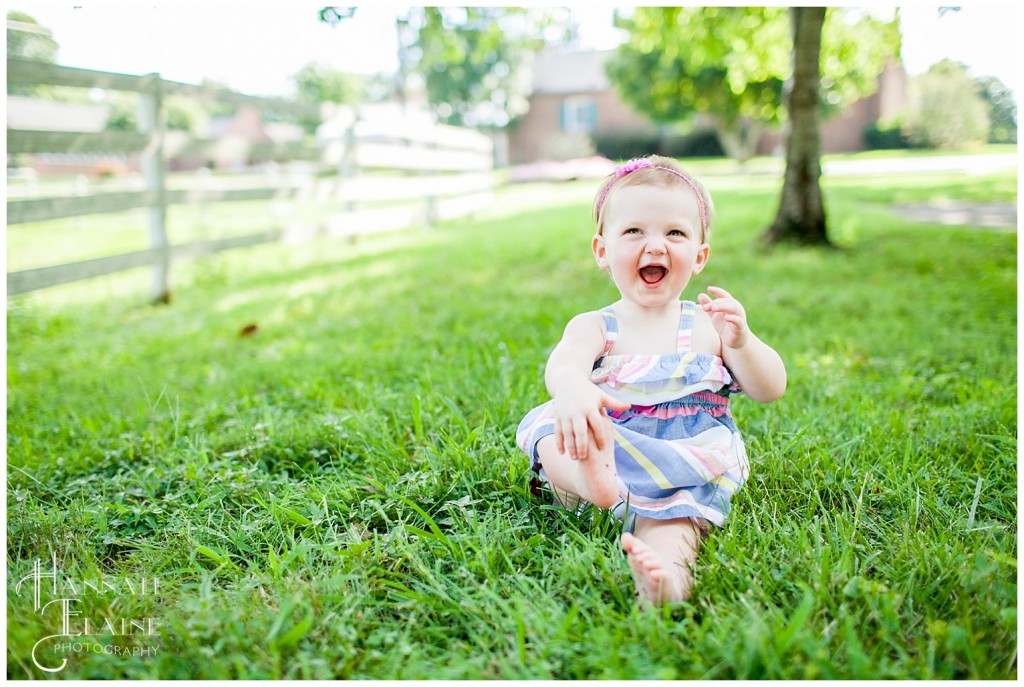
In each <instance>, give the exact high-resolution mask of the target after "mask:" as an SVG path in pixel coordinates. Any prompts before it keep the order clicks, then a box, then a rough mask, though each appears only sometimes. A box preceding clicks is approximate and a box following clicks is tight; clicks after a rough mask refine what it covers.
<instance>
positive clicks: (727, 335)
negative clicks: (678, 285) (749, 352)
mask: <svg viewBox="0 0 1024 687" xmlns="http://www.w3.org/2000/svg"><path fill="white" fill-rule="evenodd" d="M708 293H710V294H712V295H713V296H715V297H716V298H715V300H711V298H710V297H709V296H708V295H707V294H705V293H699V294H697V300H698V301H700V305H701V307H702V308H704V312H706V313H707V314H708V315H710V316H711V324H712V325H714V327H715V331H717V332H718V336H719V337H721V339H722V345H723V346H725V347H726V348H743V346H744V345H746V343H747V339H748V338H749V336H750V327H748V326H747V313H746V312H745V311H744V310H743V306H742V305H740V302H739V301H738V300H736V299H735V298H733V297H732V296H730V295H729V292H728V291H726V290H725V289H720V288H718V287H717V286H709V287H708Z"/></svg>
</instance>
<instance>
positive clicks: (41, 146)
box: [7, 58, 496, 301]
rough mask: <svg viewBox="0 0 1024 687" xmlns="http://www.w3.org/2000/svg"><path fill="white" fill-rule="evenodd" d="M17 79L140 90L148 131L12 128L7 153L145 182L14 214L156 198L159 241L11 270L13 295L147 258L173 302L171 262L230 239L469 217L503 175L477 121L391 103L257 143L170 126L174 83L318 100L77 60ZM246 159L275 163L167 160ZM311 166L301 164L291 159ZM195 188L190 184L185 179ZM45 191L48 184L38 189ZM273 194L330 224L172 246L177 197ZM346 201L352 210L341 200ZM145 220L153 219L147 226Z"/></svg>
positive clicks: (272, 106)
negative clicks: (252, 165) (173, 167)
mask: <svg viewBox="0 0 1024 687" xmlns="http://www.w3.org/2000/svg"><path fill="white" fill-rule="evenodd" d="M7 67H8V84H12V85H36V84H47V85H56V86H70V87H76V88H88V89H93V88H99V89H106V90H120V91H128V92H133V93H136V94H138V98H139V107H138V113H139V117H138V130H137V131H135V132H130V131H93V132H74V131H72V132H68V131H37V130H31V129H25V128H15V129H8V131H7V150H8V154H9V155H25V156H34V155H40V154H48V153H60V154H65V155H70V154H82V155H104V154H106V155H113V156H116V157H117V158H118V159H126V158H131V159H137V160H138V161H139V166H140V168H141V170H142V176H143V179H144V183H142V184H135V185H133V187H132V188H127V189H125V188H119V189H116V190H104V191H100V192H96V193H82V192H81V190H80V189H79V192H78V193H67V192H65V193H63V194H61V195H51V196H48V197H38V196H37V195H33V194H32V193H28V194H25V195H27V196H28V197H12V195H11V194H9V196H8V200H7V222H8V225H18V224H26V223H32V222H43V221H47V220H53V219H61V218H69V217H82V216H87V215H103V214H112V213H123V212H127V211H132V210H136V209H138V208H146V209H148V223H147V229H148V234H149V247H148V248H147V249H145V250H139V251H134V252H130V253H124V254H121V255H112V256H106V257H101V258H95V259H91V260H83V261H79V262H73V263H69V264H63V265H53V266H46V267H38V268H34V269H25V270H19V271H16V272H10V273H8V275H7V292H8V295H12V296H13V295H17V294H21V293H26V292H29V291H34V290H37V289H44V288H48V287H51V286H56V285H59V284H67V283H70V282H75V281H79V280H82V279H90V278H93V277H97V276H101V275H106V274H112V273H115V272H121V271H124V270H128V269H136V268H139V267H147V266H148V267H150V268H151V270H152V294H151V295H152V297H153V298H154V300H157V301H166V300H167V299H168V297H169V293H170V284H169V271H170V266H171V264H172V263H174V262H178V261H182V260H193V259H196V258H198V257H203V256H207V255H210V254H213V253H217V252H220V251H224V250H233V249H237V248H243V247H248V246H254V245H257V244H261V243H267V242H273V241H283V240H293V239H294V238H295V237H296V236H298V235H302V236H305V237H307V238H308V237H309V236H310V235H311V234H314V233H318V232H322V233H325V234H327V235H329V236H353V235H357V234H365V233H372V232H376V231H387V230H392V229H399V228H403V227H407V226H411V225H414V224H416V223H424V224H430V223H433V222H435V221H437V220H441V219H449V218H454V217H458V216H460V215H463V214H466V213H468V212H473V211H475V210H478V209H480V208H481V207H483V206H484V205H485V204H486V203H487V202H489V200H490V198H491V192H492V191H493V187H494V184H495V181H496V177H495V175H494V173H493V169H492V159H493V158H492V155H493V147H492V143H491V141H490V139H489V138H488V137H486V136H484V135H482V134H480V133H478V132H474V131H469V130H465V129H456V128H455V127H447V126H441V125H436V124H434V123H432V122H430V121H429V120H425V119H422V118H421V119H420V120H418V121H413V120H412V119H409V118H408V117H406V118H396V117H395V116H394V113H391V114H390V115H388V114H386V113H385V111H384V109H380V108H378V110H375V111H368V110H367V109H366V108H363V110H362V111H357V110H354V109H351V108H350V109H347V110H346V109H336V111H335V113H334V116H333V118H329V119H328V121H326V122H325V123H324V125H323V126H321V127H320V130H319V133H318V137H317V141H316V142H315V143H311V142H308V141H290V142H283V143H281V142H268V141H251V140H246V139H243V138H240V137H238V136H234V137H232V136H231V135H226V136H220V137H214V138H198V137H194V136H190V135H189V134H187V133H185V132H181V131H167V130H166V129H165V126H164V119H165V117H166V115H165V104H166V99H167V97H168V96H169V95H175V96H185V97H189V98H194V99H199V100H202V101H205V102H211V101H219V102H227V103H232V104H236V105H247V106H249V107H252V108H256V109H257V110H258V111H260V112H264V113H265V112H273V113H275V114H278V115H286V116H291V117H303V118H306V119H314V120H316V121H321V120H322V119H323V116H322V114H321V108H320V107H317V106H311V105H308V104H302V103H294V102H289V101H286V100H282V99H275V98H262V97H254V96H248V95H244V94H240V93H234V92H231V91H226V90H219V89H215V88H209V87H205V86H194V85H191V84H183V83H178V82H173V81H167V80H164V79H162V78H160V76H159V75H157V74H149V75H145V76H133V75H128V74H115V73H109V72H101V71H94V70H88V69H78V68H74V67H67V66H62V65H53V64H47V63H41V62H34V61H31V60H24V59H16V58H9V59H8V61H7ZM218 155H233V156H235V158H238V159H247V160H254V159H255V160H264V161H272V162H270V163H269V164H267V165H266V166H265V168H264V169H263V170H262V171H261V172H260V173H257V174H253V173H251V172H250V173H238V174H232V175H219V174H218V175H214V174H211V173H210V172H209V171H206V170H202V169H201V170H199V172H197V173H196V174H195V175H193V177H192V178H191V179H187V178H186V179H182V178H181V177H176V178H175V179H174V182H173V186H174V187H170V185H169V182H168V181H167V163H168V160H175V159H192V160H195V159H202V160H212V159H216V158H217V156H218ZM297 164H303V165H305V167H304V169H302V170H301V171H296V170H295V169H292V168H291V167H294V166H295V165H297ZM180 186H187V187H180ZM36 192H37V193H38V191H36ZM262 200H266V201H273V202H275V203H286V204H292V205H293V206H298V205H301V206H302V208H303V209H304V210H308V209H309V208H310V206H314V207H318V208H321V209H322V212H323V214H322V216H321V217H320V219H319V221H318V225H319V230H318V232H317V231H314V232H310V231H309V230H308V227H304V228H303V229H302V231H297V230H296V228H295V227H291V226H289V225H288V222H287V220H282V222H281V223H280V225H279V226H273V227H271V228H269V229H266V230H263V231H259V232H253V233H249V234H246V235H244V236H232V237H226V238H212V239H204V240H200V241H193V242H190V243H185V244H179V245H172V244H171V242H170V241H169V240H168V232H167V227H166V226H165V225H166V221H167V220H166V217H167V208H168V207H169V206H172V205H178V204H209V203H230V202H238V201H262ZM339 206H340V207H343V208H344V210H343V211H339V210H337V208H338V207H339ZM140 230H142V227H140Z"/></svg>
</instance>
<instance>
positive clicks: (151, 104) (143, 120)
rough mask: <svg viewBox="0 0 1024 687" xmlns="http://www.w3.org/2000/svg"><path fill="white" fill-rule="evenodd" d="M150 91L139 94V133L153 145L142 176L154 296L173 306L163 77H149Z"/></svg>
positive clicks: (145, 156)
mask: <svg viewBox="0 0 1024 687" xmlns="http://www.w3.org/2000/svg"><path fill="white" fill-rule="evenodd" d="M148 80H149V84H148V88H144V89H143V90H142V91H141V92H140V93H139V107H138V126H137V128H138V130H139V133H143V134H149V144H148V145H147V146H146V148H145V150H143V151H142V159H141V165H142V175H143V177H144V178H145V179H146V190H147V191H149V247H150V248H152V249H153V250H155V251H156V254H155V255H154V257H153V276H152V287H151V291H152V296H153V302H154V303H169V302H170V301H171V290H170V286H169V278H168V272H169V271H170V264H171V250H170V244H169V242H168V240H167V227H166V220H167V195H166V192H165V187H164V181H165V180H164V125H163V107H162V102H161V100H162V97H161V88H160V75H159V74H150V75H149V76H148Z"/></svg>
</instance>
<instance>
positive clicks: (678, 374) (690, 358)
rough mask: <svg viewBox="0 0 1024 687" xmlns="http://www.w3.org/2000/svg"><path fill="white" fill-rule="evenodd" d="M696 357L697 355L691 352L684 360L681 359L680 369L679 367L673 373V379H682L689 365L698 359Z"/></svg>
mask: <svg viewBox="0 0 1024 687" xmlns="http://www.w3.org/2000/svg"><path fill="white" fill-rule="evenodd" d="M696 357H697V354H696V353H693V352H692V351H691V352H690V353H687V354H686V355H684V356H683V357H682V358H680V359H679V367H677V368H676V371H675V372H673V373H672V377H673V378H677V377H682V376H683V373H684V372H685V371H686V366H687V365H689V364H690V363H692V362H693V359H694V358H696Z"/></svg>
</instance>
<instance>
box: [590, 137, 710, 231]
mask: <svg viewBox="0 0 1024 687" xmlns="http://www.w3.org/2000/svg"><path fill="white" fill-rule="evenodd" d="M627 186H657V187H660V188H679V189H686V190H689V191H691V192H693V193H695V194H696V195H697V204H698V211H699V215H700V221H701V227H700V234H701V243H705V242H707V240H708V237H709V236H710V235H711V218H712V216H713V215H714V211H715V206H714V204H713V203H712V201H711V194H710V193H708V190H707V189H706V188H704V185H703V184H701V183H700V182H699V181H697V180H696V179H694V178H693V177H692V176H690V175H689V174H687V173H686V172H685V171H684V170H683V168H682V167H680V166H679V163H677V162H676V161H675V160H673V159H672V158H668V157H662V156H661V155H648V156H647V157H643V158H634V159H633V160H630V161H629V162H627V163H626V164H625V165H623V166H621V167H619V168H617V169H616V170H615V171H614V172H612V173H611V174H609V175H608V176H607V177H606V178H605V180H604V181H603V182H602V183H601V186H600V187H599V188H598V190H597V195H596V196H595V197H594V206H593V213H594V223H595V224H596V225H597V233H598V235H601V234H602V233H603V232H604V208H605V205H606V203H605V201H606V200H607V199H608V196H609V195H611V192H612V191H614V190H615V189H619V188H626V187H627Z"/></svg>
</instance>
